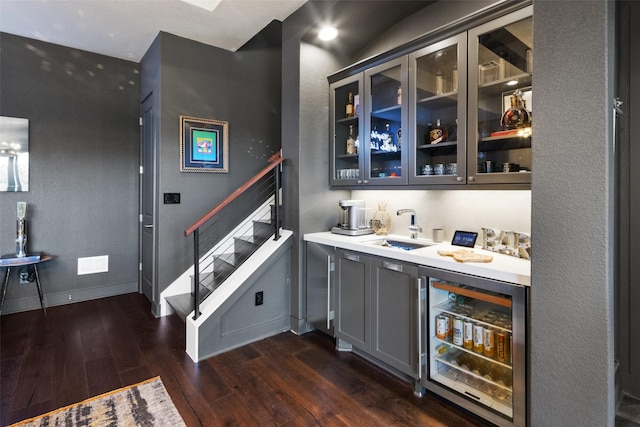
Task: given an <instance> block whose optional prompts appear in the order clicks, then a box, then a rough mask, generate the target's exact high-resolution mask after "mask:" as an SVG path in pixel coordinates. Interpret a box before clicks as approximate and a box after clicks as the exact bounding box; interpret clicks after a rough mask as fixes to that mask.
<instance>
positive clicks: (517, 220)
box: [335, 190, 535, 250]
mask: <svg viewBox="0 0 640 427" xmlns="http://www.w3.org/2000/svg"><path fill="white" fill-rule="evenodd" d="M351 197H352V198H353V199H361V200H364V201H365V204H366V207H370V208H373V210H374V211H375V210H376V209H377V202H378V201H379V200H387V201H388V203H387V211H388V212H389V214H390V215H391V234H400V235H407V236H408V235H409V230H408V227H409V216H408V215H406V214H405V215H402V216H397V215H396V212H397V210H398V209H413V210H415V211H416V222H417V224H418V225H419V226H421V227H422V230H423V231H422V233H421V234H420V235H419V236H418V237H424V238H431V230H432V229H433V228H443V229H444V231H445V234H444V239H445V241H447V240H449V241H450V240H451V238H452V237H453V232H454V231H455V230H465V231H477V232H478V233H481V229H482V227H489V228H494V229H498V230H509V231H519V232H525V233H530V232H531V191H529V190H509V191H507V190H483V191H474V190H455V191H442V190H439V191H435V190H434V191H429V190H404V191H403V190H388V191H370V190H366V191H365V190H358V191H352V192H351ZM335 215H336V221H337V220H338V218H339V215H340V207H339V206H337V205H336V214H335ZM534 240H535V237H534ZM533 249H534V250H535V248H533Z"/></svg>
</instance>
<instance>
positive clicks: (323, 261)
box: [305, 242, 335, 335]
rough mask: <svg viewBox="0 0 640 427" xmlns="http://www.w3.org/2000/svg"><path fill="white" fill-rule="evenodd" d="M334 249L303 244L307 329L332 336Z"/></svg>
mask: <svg viewBox="0 0 640 427" xmlns="http://www.w3.org/2000/svg"><path fill="white" fill-rule="evenodd" d="M334 252H335V251H334V248H333V247H331V246H326V245H320V244H318V243H313V242H306V243H305V259H306V290H307V292H306V307H307V326H308V328H313V329H318V330H320V331H322V332H324V333H327V334H329V335H333V317H334V265H335V263H334Z"/></svg>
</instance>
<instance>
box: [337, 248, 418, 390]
mask: <svg viewBox="0 0 640 427" xmlns="http://www.w3.org/2000/svg"><path fill="white" fill-rule="evenodd" d="M419 295H420V289H419V282H418V267H417V266H416V265H413V264H408V263H403V262H398V261H396V260H387V259H384V258H376V257H370V256H367V255H365V254H361V253H356V252H347V251H338V253H337V256H336V306H337V308H336V338H338V343H337V345H338V348H339V349H342V350H348V349H350V347H355V348H357V349H360V350H362V351H364V352H365V353H367V354H369V355H371V356H373V357H374V358H375V359H377V360H379V361H381V362H383V363H384V364H385V365H386V366H390V367H392V368H394V369H395V370H397V371H399V372H402V373H404V374H407V375H409V376H411V377H413V378H418V376H419V368H420V354H419V353H420V340H419V338H420V337H419V335H420V334H419V328H420V322H419V319H420V313H421V311H422V310H421V308H420V304H422V301H421V299H420V297H419Z"/></svg>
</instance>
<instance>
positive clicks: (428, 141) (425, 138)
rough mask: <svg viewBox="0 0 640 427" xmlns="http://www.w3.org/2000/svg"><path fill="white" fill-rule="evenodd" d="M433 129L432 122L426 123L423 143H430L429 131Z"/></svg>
mask: <svg viewBox="0 0 640 427" xmlns="http://www.w3.org/2000/svg"><path fill="white" fill-rule="evenodd" d="M432 130H433V123H429V124H428V125H427V132H425V134H424V143H425V144H431V131H432Z"/></svg>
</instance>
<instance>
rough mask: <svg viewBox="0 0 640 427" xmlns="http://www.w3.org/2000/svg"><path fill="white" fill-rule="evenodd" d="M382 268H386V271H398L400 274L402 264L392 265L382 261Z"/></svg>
mask: <svg viewBox="0 0 640 427" xmlns="http://www.w3.org/2000/svg"><path fill="white" fill-rule="evenodd" d="M382 268H386V269H387V270H393V271H398V272H400V273H402V264H394V263H392V262H388V261H382Z"/></svg>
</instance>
